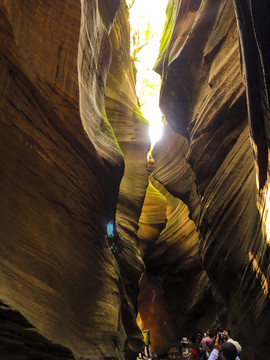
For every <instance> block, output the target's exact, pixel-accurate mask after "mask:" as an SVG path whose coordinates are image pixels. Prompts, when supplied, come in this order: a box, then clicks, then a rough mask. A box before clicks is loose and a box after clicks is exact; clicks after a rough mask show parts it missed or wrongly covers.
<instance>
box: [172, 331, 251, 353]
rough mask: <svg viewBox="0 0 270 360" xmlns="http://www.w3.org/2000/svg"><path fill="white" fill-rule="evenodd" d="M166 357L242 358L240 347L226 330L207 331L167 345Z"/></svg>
mask: <svg viewBox="0 0 270 360" xmlns="http://www.w3.org/2000/svg"><path fill="white" fill-rule="evenodd" d="M167 359H168V360H172V359H175V360H176V359H177V360H244V357H243V354H242V347H241V345H240V344H239V343H238V341H236V340H233V339H232V338H231V337H230V335H229V333H228V332H227V331H226V330H223V331H222V332H218V333H217V335H215V336H212V337H211V336H210V335H209V333H208V332H205V333H204V334H203V335H202V334H197V336H196V337H195V339H194V337H193V338H191V339H190V341H189V340H188V339H187V338H186V337H184V338H183V339H182V340H181V342H180V343H179V342H177V341H176V342H172V343H170V344H169V345H168V349H167Z"/></svg>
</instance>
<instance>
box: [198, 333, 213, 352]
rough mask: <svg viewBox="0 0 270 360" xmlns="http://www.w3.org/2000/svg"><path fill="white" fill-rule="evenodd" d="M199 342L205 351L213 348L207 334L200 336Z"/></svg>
mask: <svg viewBox="0 0 270 360" xmlns="http://www.w3.org/2000/svg"><path fill="white" fill-rule="evenodd" d="M201 344H202V348H203V349H204V350H205V351H207V352H210V351H212V350H213V348H214V341H213V340H212V339H211V338H210V337H209V336H206V337H204V338H202V342H201Z"/></svg>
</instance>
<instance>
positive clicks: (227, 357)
mask: <svg viewBox="0 0 270 360" xmlns="http://www.w3.org/2000/svg"><path fill="white" fill-rule="evenodd" d="M220 352H221V354H222V360H235V359H236V356H237V349H236V347H235V345H234V344H232V343H231V342H225V343H224V344H223V345H222V347H221V351H220Z"/></svg>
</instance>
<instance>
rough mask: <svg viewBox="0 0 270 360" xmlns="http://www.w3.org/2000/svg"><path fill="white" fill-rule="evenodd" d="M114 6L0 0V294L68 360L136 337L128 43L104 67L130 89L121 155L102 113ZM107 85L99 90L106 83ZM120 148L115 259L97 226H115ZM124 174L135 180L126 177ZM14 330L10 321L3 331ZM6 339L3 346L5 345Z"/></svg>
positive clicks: (115, 353)
mask: <svg viewBox="0 0 270 360" xmlns="http://www.w3.org/2000/svg"><path fill="white" fill-rule="evenodd" d="M122 6H123V4H122ZM119 7H120V2H119V1H116V0H113V1H111V0H110V1H97V0H95V1H81V3H80V2H79V1H75V2H72V1H67V2H64V3H62V2H59V1H40V2H35V1H30V2H27V3H25V2H24V1H4V0H3V1H1V4H0V10H1V16H0V19H1V51H0V53H1V65H2V67H1V82H0V83H1V95H2V96H1V111H0V112H1V241H0V247H1V251H0V279H1V281H0V283H1V292H0V300H1V301H2V302H3V303H5V304H6V305H7V306H9V307H10V308H11V309H13V310H14V311H17V312H19V313H20V314H21V315H22V316H23V317H24V318H25V319H26V320H25V321H26V322H28V323H30V324H31V327H33V329H34V331H36V332H37V333H39V334H40V335H42V336H43V337H44V339H45V338H46V339H47V340H46V339H45V340H44V342H45V343H46V341H51V342H52V343H55V344H59V348H60V345H61V346H62V347H63V346H64V347H66V348H68V349H69V350H70V351H71V352H72V353H73V355H74V357H76V358H80V359H99V358H100V359H101V358H103V357H106V356H107V357H109V358H111V359H113V358H119V359H122V358H125V355H124V350H125V352H126V354H131V355H132V353H134V351H136V352H137V351H138V349H139V348H140V347H141V344H142V340H141V337H140V332H139V329H138V327H137V325H136V308H135V307H136V294H137V292H138V279H139V277H140V275H141V272H142V269H143V263H142V261H141V258H140V256H139V252H138V249H137V240H136V239H137V237H136V236H135V233H136V230H137V229H136V222H137V220H136V217H137V218H139V215H140V208H141V206H142V202H143V197H144V193H145V191H146V178H147V176H146V173H145V162H146V153H147V151H148V147H149V145H148V139H145V137H144V138H143V136H141V134H142V132H143V131H144V129H145V120H143V119H141V116H140V115H136V116H133V115H134V113H139V111H138V110H137V98H136V96H135V93H134V78H131V74H132V64H131V63H130V59H129V57H128V58H127V54H129V47H127V48H125V47H124V52H125V58H124V59H122V58H119V59H114V61H113V64H112V72H113V71H117V66H118V68H119V66H120V65H119V64H118V65H117V62H118V61H120V60H121V61H122V64H121V66H123V67H126V68H127V70H123V71H124V75H123V77H126V78H127V82H124V81H122V84H121V86H122V92H123V93H124V94H127V93H129V90H130V89H132V95H130V100H129V106H128V107H127V111H128V114H129V117H128V119H127V120H126V117H125V116H124V115H123V114H122V118H123V121H126V124H124V125H123V126H126V127H127V128H128V129H127V131H128V132H129V133H130V138H126V137H125V138H124V139H123V138H122V137H121V135H120V134H119V131H117V130H116V129H115V133H117V136H119V141H121V142H122V143H121V146H122V147H123V149H122V150H121V149H120V147H119V143H118V142H117V140H116V138H115V133H114V130H113V128H112V125H113V126H114V124H113V119H110V120H111V122H112V125H111V124H110V122H109V121H108V119H107V115H106V109H105V87H106V81H107V75H108V71H109V67H110V63H111V58H112V52H111V45H110V44H111V42H110V38H109V33H110V32H111V28H112V24H113V21H114V18H115V16H116V13H117V11H118V9H119ZM121 11H122V12H121V16H127V12H126V11H125V13H124V11H123V10H121ZM89 19H91V21H89ZM123 19H124V18H123ZM125 21H126V24H125V26H126V27H124V26H123V27H121V25H120V20H119V21H118V23H117V24H118V25H116V27H115V29H114V30H113V31H112V33H111V34H112V35H111V36H112V38H113V37H116V34H117V32H119V33H120V34H121V36H122V37H123V39H124V40H125V42H127V39H129V29H128V27H127V20H125ZM117 41H119V42H120V43H121V41H120V39H119V38H117ZM116 51H117V50H116V49H115V52H116ZM119 55H120V54H119ZM125 62H127V64H126V63H125ZM125 71H126V73H125ZM112 77H113V75H111V78H112ZM109 83H110V80H108V86H107V89H108V94H109V89H110V86H114V84H112V83H111V85H110V84H109ZM119 88H120V86H119V87H118V89H119ZM118 89H115V91H117V90H118ZM108 96H109V95H108ZM116 97H117V96H116ZM127 99H128V98H127ZM119 101H124V99H121V98H120V99H119ZM120 107H121V104H120ZM114 111H115V112H117V111H118V112H119V113H121V108H119V106H118V104H114V108H113V107H112V108H111V109H110V111H109V110H108V112H111V113H113V112H114ZM141 124H144V125H143V126H141ZM114 128H115V127H114ZM121 128H123V127H122V125H121V126H120V127H119V129H121ZM128 142H130V145H129V144H128ZM125 143H126V146H124V145H125ZM123 154H125V156H126V158H127V159H126V160H125V162H126V169H129V168H130V170H128V171H127V170H126V173H125V174H126V175H125V177H124V179H126V180H123V185H121V191H120V198H121V197H122V198H125V197H128V198H129V204H130V205H128V206H126V205H125V209H129V210H130V217H129V218H128V223H127V224H123V225H122V227H123V229H125V230H123V231H125V232H127V231H129V232H130V234H129V237H128V238H127V237H124V239H122V240H121V241H123V242H125V244H124V245H125V248H124V250H123V251H122V252H121V254H119V255H118V254H115V253H114V250H115V249H113V248H112V242H113V241H115V239H117V235H116V234H115V237H113V238H109V237H108V236H107V233H106V226H107V224H108V223H109V222H111V223H112V224H113V227H114V230H115V229H116V225H115V212H116V204H117V198H118V192H119V185H120V180H121V178H122V176H123V171H124V161H123ZM137 157H139V158H140V161H139V162H138V161H137ZM134 163H136V167H135V170H134V169H133V170H132V164H134ZM142 170H143V171H142ZM134 171H136V172H137V171H138V172H141V173H142V175H141V176H140V177H139V176H138V177H136V178H134ZM143 174H144V175H143ZM131 178H132V181H133V183H132V185H133V188H129V187H130V184H129V183H128V181H131V180H130V179H131ZM137 181H138V182H137ZM124 182H126V183H127V184H126V185H124ZM134 189H136V191H134ZM125 209H124V210H125ZM117 218H118V223H119V224H120V220H119V218H120V215H117ZM131 225H132V226H131ZM119 226H120V225H119ZM119 236H120V237H121V231H120V230H119ZM127 245H128V246H127ZM118 250H119V249H117V252H118ZM119 253H120V251H119ZM125 277H128V280H127V279H126V278H125ZM128 281H130V283H132V284H133V286H132V287H131V286H130V283H128ZM127 283H128V284H127ZM10 326H11V325H10ZM17 326H18V324H17V323H16V321H14V331H15V329H16V327H17ZM22 336H23V335H22ZM21 341H23V339H22V340H21ZM8 343H9V341H7V342H5V346H4V348H5V349H6V352H9V350H10V349H12V348H13V347H14V346H15V342H14V341H12V340H10V345H9V346H8V345H7V344H8ZM44 346H45V345H44ZM3 351H4V350H3ZM59 351H60V350H59ZM71 352H70V354H71ZM5 354H6V353H5ZM26 354H27V352H26ZM28 355H29V356H30V355H31V353H28ZM10 356H11V355H10ZM70 356H71V355H70ZM127 356H128V355H127ZM49 358H54V357H53V355H52V354H50V357H49ZM6 359H8V357H6Z"/></svg>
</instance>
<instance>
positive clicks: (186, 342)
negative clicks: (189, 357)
mask: <svg viewBox="0 0 270 360" xmlns="http://www.w3.org/2000/svg"><path fill="white" fill-rule="evenodd" d="M181 345H182V347H183V348H185V347H187V346H188V345H189V341H188V338H186V337H183V338H182V340H181Z"/></svg>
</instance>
